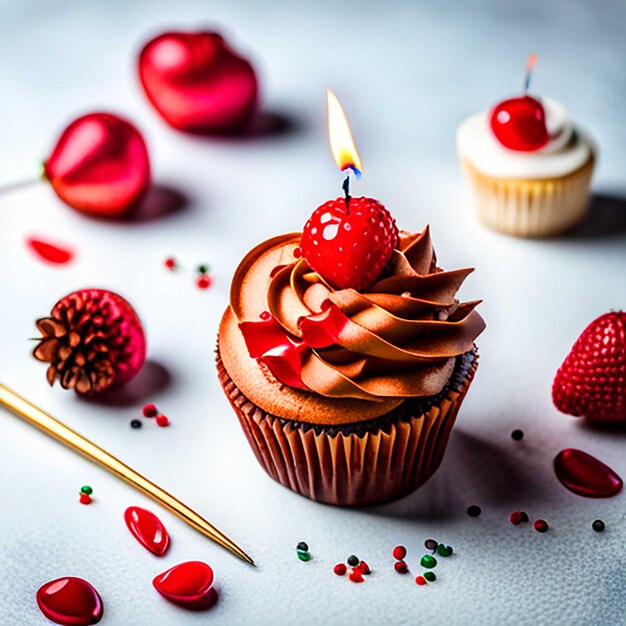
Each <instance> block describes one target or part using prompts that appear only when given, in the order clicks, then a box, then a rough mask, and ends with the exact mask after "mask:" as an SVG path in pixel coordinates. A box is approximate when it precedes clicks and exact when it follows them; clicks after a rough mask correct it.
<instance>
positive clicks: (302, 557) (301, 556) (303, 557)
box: [296, 550, 311, 563]
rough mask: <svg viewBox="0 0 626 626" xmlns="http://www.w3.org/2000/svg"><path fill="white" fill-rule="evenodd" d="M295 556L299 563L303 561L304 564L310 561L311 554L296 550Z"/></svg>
mask: <svg viewBox="0 0 626 626" xmlns="http://www.w3.org/2000/svg"><path fill="white" fill-rule="evenodd" d="M296 554H297V555H298V558H299V559H300V560H301V561H304V562H305V563H306V562H307V561H310V560H311V554H310V553H309V552H306V551H303V550H296Z"/></svg>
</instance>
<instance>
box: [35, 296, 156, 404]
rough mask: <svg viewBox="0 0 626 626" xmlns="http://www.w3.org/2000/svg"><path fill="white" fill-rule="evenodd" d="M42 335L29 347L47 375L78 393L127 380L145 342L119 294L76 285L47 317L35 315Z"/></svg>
mask: <svg viewBox="0 0 626 626" xmlns="http://www.w3.org/2000/svg"><path fill="white" fill-rule="evenodd" d="M37 328H38V329H39V331H40V332H41V334H42V335H43V337H42V339H41V341H40V342H39V344H38V345H37V347H36V348H35V349H34V351H33V355H34V356H35V358H36V359H38V360H39V361H43V362H45V363H50V365H49V367H48V372H47V378H48V382H49V383H50V385H52V384H54V381H55V380H58V381H59V382H60V383H61V386H62V387H63V388H64V389H74V390H75V391H76V393H79V394H81V395H89V394H92V393H99V392H101V391H104V390H105V389H109V388H110V387H113V386H114V385H120V384H122V383H124V382H126V381H128V380H130V379H131V378H132V377H133V376H135V374H137V372H139V370H140V369H141V367H142V365H143V363H144V360H145V356H146V342H145V338H144V333H143V329H142V326H141V321H140V320H139V317H137V314H136V313H135V310H134V309H133V307H132V306H131V305H130V304H129V303H128V302H127V301H126V300H125V299H124V298H122V297H121V296H119V295H117V294H116V293H113V292H112V291H106V290H105V289H81V290H80V291H74V292H73V293H70V294H69V295H67V296H65V297H64V298H62V299H61V300H59V301H58V302H57V303H56V304H55V305H54V308H53V309H52V312H51V313H50V316H49V317H44V318H41V319H39V320H37Z"/></svg>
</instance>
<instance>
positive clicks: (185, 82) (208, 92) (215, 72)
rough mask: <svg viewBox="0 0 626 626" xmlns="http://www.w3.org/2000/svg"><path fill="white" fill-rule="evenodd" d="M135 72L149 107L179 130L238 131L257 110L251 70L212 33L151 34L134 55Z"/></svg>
mask: <svg viewBox="0 0 626 626" xmlns="http://www.w3.org/2000/svg"><path fill="white" fill-rule="evenodd" d="M139 77H140V79H141V84H142V85H143V88H144V90H145V92H146V95H147V96H148V99H149V100H150V102H151V103H152V105H153V106H154V108H155V109H156V110H157V111H158V112H159V113H160V114H161V116H162V117H163V119H164V120H165V121H166V122H167V123H168V124H169V125H170V126H173V127H174V128H177V129H179V130H183V131H188V132H196V133H215V134H219V133H236V132H241V131H243V130H245V129H246V128H247V126H248V125H249V122H250V120H251V119H252V116H253V114H254V112H255V110H256V106H257V91H258V88H257V79H256V75H255V73H254V69H253V68H252V66H251V65H250V63H249V62H248V60H247V59H245V58H244V57H242V56H240V55H238V54H237V53H236V52H235V51H234V50H233V49H232V48H230V46H228V44H227V43H226V42H225V41H224V39H223V38H222V37H221V36H220V35H218V34H216V33H183V32H169V33H163V34H161V35H159V36H158V37H155V38H154V39H152V40H151V41H149V42H148V43H147V44H146V45H145V46H144V48H143V50H142V51H141V54H140V55H139Z"/></svg>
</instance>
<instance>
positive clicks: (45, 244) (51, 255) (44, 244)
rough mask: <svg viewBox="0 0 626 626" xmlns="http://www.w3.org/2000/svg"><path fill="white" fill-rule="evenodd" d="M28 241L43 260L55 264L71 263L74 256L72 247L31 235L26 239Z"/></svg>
mask: <svg viewBox="0 0 626 626" xmlns="http://www.w3.org/2000/svg"><path fill="white" fill-rule="evenodd" d="M26 243H27V244H28V245H29V247H30V249H31V250H32V251H33V252H34V253H35V254H36V255H37V256H38V257H39V259H40V260H41V261H46V262H47V263H51V264H53V265H63V264H65V263H69V262H70V261H71V260H72V258H73V257H74V253H73V251H72V250H71V249H70V248H66V247H65V246H59V245H56V244H53V243H50V242H49V241H42V240H41V239H34V238H32V237H30V238H29V239H27V240H26Z"/></svg>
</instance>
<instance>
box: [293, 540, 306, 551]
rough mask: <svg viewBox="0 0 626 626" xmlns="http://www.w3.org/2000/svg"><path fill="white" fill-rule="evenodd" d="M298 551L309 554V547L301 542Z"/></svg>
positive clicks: (297, 547)
mask: <svg viewBox="0 0 626 626" xmlns="http://www.w3.org/2000/svg"><path fill="white" fill-rule="evenodd" d="M296 550H300V552H308V551H309V545H308V544H307V543H306V542H305V541H301V542H300V543H299V544H298V545H297V546H296Z"/></svg>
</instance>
